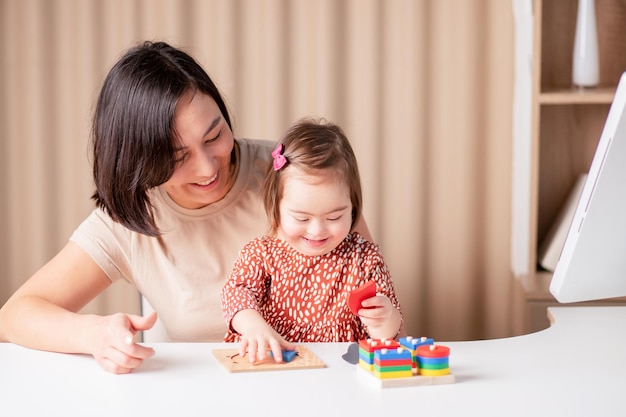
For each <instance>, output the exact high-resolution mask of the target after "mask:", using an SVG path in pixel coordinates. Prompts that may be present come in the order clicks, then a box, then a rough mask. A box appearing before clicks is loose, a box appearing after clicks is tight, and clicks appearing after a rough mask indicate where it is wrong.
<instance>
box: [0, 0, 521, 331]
mask: <svg viewBox="0 0 626 417" xmlns="http://www.w3.org/2000/svg"><path fill="white" fill-rule="evenodd" d="M142 39H152V40H154V39H163V40H166V41H169V42H171V43H173V44H176V45H178V46H181V47H184V48H186V49H187V50H189V51H190V52H191V53H192V54H193V55H194V56H195V57H196V58H197V59H198V60H199V61H200V62H201V63H202V65H203V66H204V67H205V68H206V70H207V71H208V72H209V74H210V75H211V76H212V77H213V78H214V79H215V81H216V82H217V84H218V86H220V87H221V89H222V91H223V93H224V94H225V96H226V97H227V101H228V105H229V106H230V108H231V110H232V112H233V116H234V122H235V134H236V135H237V136H240V137H254V138H266V139H272V140H275V139H277V138H278V136H279V135H280V134H281V133H282V131H283V130H284V129H285V128H286V127H287V126H288V125H289V124H290V123H291V122H293V121H295V120H296V119H298V118H300V117H302V116H324V117H326V118H328V119H331V120H333V121H336V122H338V123H340V124H341V125H342V126H343V127H344V128H345V130H346V132H347V134H348V136H349V137H350V138H351V140H352V142H353V144H354V147H355V150H356V153H357V157H358V159H359V164H360V168H361V172H362V180H363V184H364V192H365V216H366V219H367V222H368V224H369V226H370V229H371V231H372V233H373V235H374V237H375V240H376V241H377V242H378V243H379V244H380V245H381V248H382V251H383V253H384V254H385V256H386V259H387V261H388V263H389V266H390V268H391V270H392V273H393V275H394V277H395V283H396V286H397V291H398V293H399V297H400V301H401V303H402V305H403V307H404V311H405V319H406V324H407V329H408V332H409V333H410V334H412V335H416V336H421V335H428V336H432V337H435V338H437V339H439V340H465V339H476V338H491V337H502V336H509V335H511V334H512V331H513V330H512V329H513V320H514V317H513V312H512V310H511V305H512V304H513V302H512V298H513V296H512V288H513V281H514V280H513V278H512V276H511V272H510V266H509V265H510V261H509V260H510V255H509V248H510V242H509V240H510V212H511V207H510V205H511V197H510V194H511V192H510V188H511V187H510V182H511V181H510V179H511V136H512V135H511V119H512V96H513V58H514V52H513V45H514V42H513V15H512V6H511V3H510V2H508V1H502V0H430V1H429V0H421V1H420V0H143V1H142V0H106V1H105V0H100V1H98V0H0V45H1V46H0V63H1V65H0V132H1V135H2V136H1V139H0V146H1V148H0V167H1V169H2V175H1V176H0V187H1V188H0V194H1V195H2V202H1V203H0V221H1V222H2V232H1V233H0V254H1V255H0V256H1V257H2V258H1V260H2V262H1V264H0V268H1V269H0V273H1V279H0V304H2V303H4V301H6V299H7V298H8V297H9V295H10V294H11V293H12V292H13V291H15V289H16V288H17V287H18V286H19V285H20V284H21V283H22V282H23V281H24V280H25V279H27V278H28V277H29V276H30V275H31V274H32V273H33V272H35V270H36V269H37V268H39V267H40V266H41V265H42V264H44V263H45V262H46V261H47V260H48V259H50V258H51V257H52V256H54V254H55V253H56V252H57V251H58V250H59V249H60V248H61V247H62V246H63V245H64V244H65V242H66V241H67V239H68V237H69V235H70V233H71V232H72V231H73V229H74V228H75V227H76V226H77V225H78V224H79V222H80V221H81V220H82V219H83V218H84V217H85V216H86V215H87V214H88V212H89V211H90V210H91V209H92V202H91V201H90V199H89V197H90V195H91V192H92V182H91V171H90V167H91V165H90V161H89V158H88V149H87V143H88V134H89V123H90V117H91V114H92V109H93V105H94V100H95V97H96V94H97V92H98V89H99V87H100V85H101V82H102V80H103V78H104V76H105V74H106V72H107V71H108V69H109V68H110V66H111V65H112V64H113V63H114V61H115V60H116V59H117V58H118V57H119V56H120V54H121V53H122V52H123V51H124V50H125V49H126V48H128V47H129V46H131V45H133V44H135V43H136V42H138V41H140V40H142ZM86 310H88V311H96V312H102V313H107V312H112V311H118V310H124V311H130V312H132V311H138V295H137V294H136V293H135V292H134V290H133V289H132V288H130V287H129V286H128V285H126V284H116V285H114V286H113V287H112V288H111V289H110V290H108V291H107V292H106V293H105V294H103V295H102V296H100V297H99V298H98V299H97V300H94V302H93V303H91V304H90V305H89V306H88V308H87V309H86Z"/></svg>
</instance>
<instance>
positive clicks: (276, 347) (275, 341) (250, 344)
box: [239, 325, 296, 363]
mask: <svg viewBox="0 0 626 417" xmlns="http://www.w3.org/2000/svg"><path fill="white" fill-rule="evenodd" d="M283 349H285V350H295V349H296V345H294V344H293V343H289V342H287V341H285V339H283V338H282V336H281V335H279V334H278V333H277V332H276V331H275V330H274V329H273V328H271V327H270V326H268V325H265V326H264V327H262V328H258V329H256V330H255V331H254V333H248V334H244V335H241V342H240V343H239V353H240V354H241V355H246V354H247V355H248V360H249V361H250V363H261V362H263V361H265V359H266V358H267V356H268V355H269V352H268V351H270V350H271V351H272V356H273V357H274V360H275V361H276V362H282V361H283V356H282V350H283Z"/></svg>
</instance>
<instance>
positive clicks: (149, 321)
mask: <svg viewBox="0 0 626 417" xmlns="http://www.w3.org/2000/svg"><path fill="white" fill-rule="evenodd" d="M109 285H111V281H110V280H109V279H108V277H107V276H106V274H105V273H104V272H103V271H102V269H100V267H99V266H98V265H97V264H96V263H95V262H94V261H93V259H91V257H90V256H89V255H88V254H87V253H86V252H85V251H83V250H82V249H81V248H80V247H79V246H77V245H76V244H75V243H72V242H69V243H68V244H67V245H66V246H65V247H64V248H63V249H62V250H61V251H60V252H59V253H58V254H57V255H56V256H55V257H54V258H53V259H52V260H50V261H49V262H48V263H47V264H46V265H44V266H43V267H42V268H41V269H40V270H39V271H37V272H36V273H35V274H34V275H33V276H32V277H31V278H30V279H29V280H28V281H27V282H26V283H24V285H22V287H20V288H19V289H18V290H17V291H16V292H15V293H14V294H13V295H12V296H11V298H9V300H8V301H7V302H6V303H5V305H4V306H3V307H2V308H1V309H0V341H7V342H13V343H16V344H20V345H23V346H26V347H29V348H32V349H39V350H47V351H53V352H64V353H87V354H91V355H93V356H94V358H95V359H96V360H97V361H98V363H99V364H100V366H102V367H103V368H104V369H106V370H108V371H110V372H113V373H126V372H130V371H131V370H132V369H134V368H136V367H137V366H139V365H140V364H141V362H142V361H143V359H146V358H148V357H150V356H152V355H153V354H154V352H153V350H152V349H150V348H147V347H144V346H140V345H137V344H136V343H134V341H133V337H134V334H135V333H136V332H137V331H139V330H145V329H148V328H150V327H152V325H153V324H154V321H156V316H155V315H153V316H149V317H145V318H143V317H140V316H134V315H127V314H121V313H120V314H114V315H111V316H98V315H94V314H78V313H77V312H78V311H79V310H80V309H81V308H82V307H84V306H85V305H86V304H87V303H88V302H89V301H91V300H92V299H93V298H95V297H96V296H97V295H98V294H100V293H101V292H102V291H104V290H105V289H106V288H107V287H108V286H109Z"/></svg>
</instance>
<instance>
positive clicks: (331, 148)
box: [263, 118, 363, 234]
mask: <svg viewBox="0 0 626 417" xmlns="http://www.w3.org/2000/svg"><path fill="white" fill-rule="evenodd" d="M279 143H281V144H282V145H283V147H284V148H283V155H284V156H285V158H286V159H287V163H286V165H285V166H284V167H283V168H281V169H279V170H277V171H276V170H274V168H273V167H272V165H271V164H270V167H269V170H268V172H267V175H266V177H265V185H264V189H263V201H264V204H265V211H266V213H267V216H268V220H269V232H270V233H271V234H276V231H277V230H278V225H279V223H280V210H279V206H280V201H281V199H282V197H283V190H284V184H283V182H284V178H285V175H289V172H288V171H289V170H290V168H291V167H293V168H297V169H298V170H301V171H302V172H304V173H306V174H311V175H317V174H319V173H320V172H324V173H327V172H329V171H330V173H332V174H333V175H335V176H336V178H337V179H338V180H339V181H342V182H343V183H345V184H346V185H347V186H348V188H349V192H350V201H351V203H352V224H351V229H354V226H355V224H356V222H357V220H359V218H360V217H361V212H362V207H363V195H362V192H361V179H360V176H359V168H358V165H357V161H356V156H355V155H354V151H353V150H352V146H350V142H349V141H348V138H347V137H346V135H345V134H344V132H343V130H342V129H341V127H339V126H338V125H336V124H334V123H331V122H328V121H326V120H325V119H311V118H304V119H301V120H299V121H298V122H297V123H296V124H294V125H293V126H291V128H289V129H288V130H287V132H285V134H284V135H283V137H282V138H281V139H280V141H279Z"/></svg>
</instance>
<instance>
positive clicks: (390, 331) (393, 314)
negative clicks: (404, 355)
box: [359, 294, 401, 339]
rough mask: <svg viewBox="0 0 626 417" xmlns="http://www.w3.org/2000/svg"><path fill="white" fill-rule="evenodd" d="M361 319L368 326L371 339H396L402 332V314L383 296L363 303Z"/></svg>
mask: <svg viewBox="0 0 626 417" xmlns="http://www.w3.org/2000/svg"><path fill="white" fill-rule="evenodd" d="M359 318H360V319H361V321H362V322H363V324H364V325H365V326H367V329H368V332H369V334H370V337H372V338H374V339H385V338H387V339H391V338H395V337H396V335H397V334H398V331H399V330H400V324H401V317H400V312H399V311H398V310H397V309H396V308H395V307H394V306H393V304H391V301H390V300H389V298H388V297H387V296H385V295H382V294H377V295H375V296H374V297H370V298H367V299H365V300H363V301H362V302H361V309H359Z"/></svg>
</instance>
